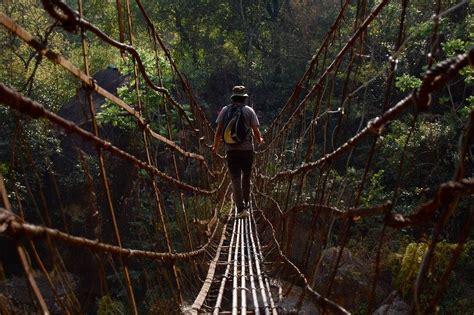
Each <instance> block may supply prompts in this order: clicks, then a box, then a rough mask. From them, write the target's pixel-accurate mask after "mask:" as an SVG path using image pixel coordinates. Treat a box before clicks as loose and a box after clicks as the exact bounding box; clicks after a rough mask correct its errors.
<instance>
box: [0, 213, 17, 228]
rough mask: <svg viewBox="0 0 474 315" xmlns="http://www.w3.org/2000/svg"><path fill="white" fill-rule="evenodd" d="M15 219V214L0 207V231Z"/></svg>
mask: <svg viewBox="0 0 474 315" xmlns="http://www.w3.org/2000/svg"><path fill="white" fill-rule="evenodd" d="M14 220H15V215H14V214H13V213H12V212H11V211H9V210H7V209H5V208H0V233H4V232H5V231H6V230H8V228H9V227H10V223H11V222H13V221H14Z"/></svg>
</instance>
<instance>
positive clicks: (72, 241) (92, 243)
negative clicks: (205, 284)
mask: <svg viewBox="0 0 474 315" xmlns="http://www.w3.org/2000/svg"><path fill="white" fill-rule="evenodd" d="M218 229H219V228H218V226H217V225H216V226H215V227H214V229H213V231H212V234H211V235H210V237H209V241H208V242H207V243H206V244H204V245H203V246H201V247H200V248H199V249H197V250H194V251H190V252H182V253H169V252H163V253H159V252H154V251H147V250H138V249H132V248H123V247H120V246H115V245H111V244H106V243H101V242H98V241H96V240H91V239H87V238H85V237H78V236H74V235H70V234H67V233H64V232H61V231H59V230H57V229H52V228H48V227H44V226H39V225H34V224H29V223H26V222H21V220H18V218H17V216H16V215H15V214H14V213H12V212H11V211H9V210H6V209H5V208H0V233H4V234H6V235H10V236H12V237H18V236H23V237H27V238H31V239H46V238H48V239H51V240H57V241H60V242H64V243H66V244H68V245H70V246H75V247H82V248H87V249H89V250H91V251H94V252H101V253H109V254H112V255H117V256H120V257H123V258H147V259H157V260H161V261H172V260H182V259H190V258H193V257H196V256H198V255H202V254H203V253H205V252H206V251H207V249H208V247H209V246H210V245H211V244H212V242H213V241H214V238H215V237H216V236H217V235H218V233H217V231H218Z"/></svg>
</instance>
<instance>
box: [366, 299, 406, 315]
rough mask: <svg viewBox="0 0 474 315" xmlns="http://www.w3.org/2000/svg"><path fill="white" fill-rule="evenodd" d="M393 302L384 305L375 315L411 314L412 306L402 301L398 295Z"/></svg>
mask: <svg viewBox="0 0 474 315" xmlns="http://www.w3.org/2000/svg"><path fill="white" fill-rule="evenodd" d="M389 299H390V298H389ZM391 300H392V301H390V302H387V303H384V305H382V306H381V307H379V308H378V309H377V310H376V311H375V312H374V313H373V315H406V314H410V306H409V305H408V304H407V303H405V302H404V301H402V299H400V297H399V296H398V295H396V296H395V298H394V299H391Z"/></svg>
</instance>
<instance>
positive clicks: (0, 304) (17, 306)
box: [0, 273, 76, 314]
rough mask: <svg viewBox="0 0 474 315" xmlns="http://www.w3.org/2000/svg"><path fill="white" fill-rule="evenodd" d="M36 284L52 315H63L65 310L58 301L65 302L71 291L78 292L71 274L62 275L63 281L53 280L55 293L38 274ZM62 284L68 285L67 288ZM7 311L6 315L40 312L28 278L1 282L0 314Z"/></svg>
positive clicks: (56, 278)
mask: <svg viewBox="0 0 474 315" xmlns="http://www.w3.org/2000/svg"><path fill="white" fill-rule="evenodd" d="M35 281H36V284H37V285H38V288H39V290H40V292H41V294H42V295H43V298H44V301H45V302H46V305H47V307H48V310H49V311H50V313H51V314H62V313H63V312H64V310H63V309H62V308H61V307H60V305H58V299H59V300H61V301H63V302H64V301H65V300H66V299H67V297H68V295H69V294H70V291H69V290H73V291H74V290H76V281H75V280H74V277H73V276H72V275H71V274H67V273H64V274H61V281H60V280H59V277H55V278H53V279H52V281H53V283H54V286H55V289H56V294H57V295H56V296H55V293H54V292H53V291H52V290H51V287H50V285H49V283H48V281H47V279H46V278H45V277H44V276H43V275H41V274H38V275H36V276H35ZM61 283H63V284H65V283H67V288H66V287H65V286H64V285H61ZM2 310H3V311H5V310H6V311H7V312H6V313H5V314H35V313H37V311H38V306H37V302H36V298H35V297H34V296H33V295H32V294H31V290H30V289H29V286H28V284H27V281H26V278H24V277H18V278H17V277H15V278H12V279H9V280H6V281H2V282H0V313H1V314H4V313H3V311H2Z"/></svg>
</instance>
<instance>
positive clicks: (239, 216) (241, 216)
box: [235, 210, 250, 219]
mask: <svg viewBox="0 0 474 315" xmlns="http://www.w3.org/2000/svg"><path fill="white" fill-rule="evenodd" d="M248 217H250V213H249V212H248V211H247V210H243V211H242V212H239V213H237V215H236V216H235V218H236V219H244V218H248Z"/></svg>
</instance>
